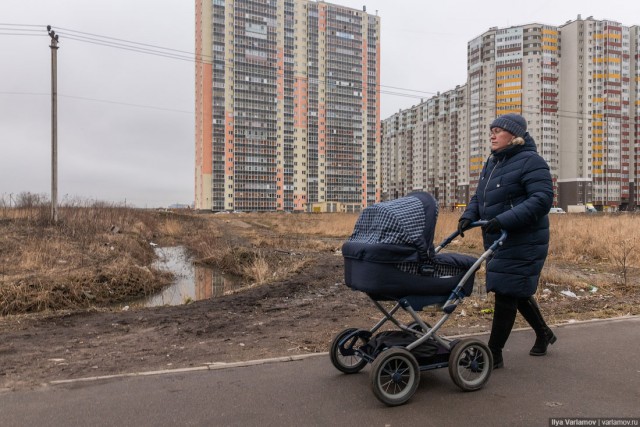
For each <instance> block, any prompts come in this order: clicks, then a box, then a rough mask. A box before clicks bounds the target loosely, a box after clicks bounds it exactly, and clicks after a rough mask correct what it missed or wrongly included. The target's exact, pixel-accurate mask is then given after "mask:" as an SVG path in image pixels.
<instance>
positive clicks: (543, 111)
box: [467, 24, 560, 194]
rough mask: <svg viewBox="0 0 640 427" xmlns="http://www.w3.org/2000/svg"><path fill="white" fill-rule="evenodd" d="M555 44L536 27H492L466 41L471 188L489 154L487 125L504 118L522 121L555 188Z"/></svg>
mask: <svg viewBox="0 0 640 427" xmlns="http://www.w3.org/2000/svg"><path fill="white" fill-rule="evenodd" d="M559 42H560V39H559V31H558V29H557V28H556V27H553V26H549V25H540V24H529V25H523V26H518V27H510V28H502V29H498V28H492V29H490V30H489V31H487V32H485V33H484V34H482V35H481V36H479V37H477V38H475V39H473V40H471V41H470V42H469V44H468V48H467V52H468V56H467V64H468V66H467V69H468V75H467V85H468V86H469V95H468V106H469V107H468V108H469V150H470V153H471V157H470V159H469V162H470V165H469V178H470V184H471V186H472V187H474V188H475V186H476V185H477V182H478V178H479V174H480V171H481V170H482V166H483V163H484V161H485V159H486V157H487V155H488V154H489V144H488V142H487V141H488V136H487V135H488V129H487V126H488V124H489V123H491V121H492V120H493V119H494V118H495V117H497V116H500V115H503V114H507V113H517V114H522V115H523V116H525V117H526V118H527V121H528V127H529V133H530V134H531V135H534V136H535V140H536V144H537V145H538V152H539V153H540V154H541V155H542V156H543V157H544V158H545V160H546V161H547V162H548V163H549V167H550V168H551V174H552V177H553V179H554V187H556V180H557V177H558V173H559V171H558V168H559V146H558V142H559V139H558V137H559V122H558V102H559V99H558V96H559V92H560V88H559V85H558V81H559V77H560V67H559V63H560V43H559ZM556 190H557V188H556ZM556 194H557V191H556Z"/></svg>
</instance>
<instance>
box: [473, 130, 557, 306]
mask: <svg viewBox="0 0 640 427" xmlns="http://www.w3.org/2000/svg"><path fill="white" fill-rule="evenodd" d="M524 140H525V144H524V145H513V146H509V147H507V148H505V149H504V150H502V151H500V152H498V153H493V154H492V155H491V156H490V157H489V159H488V160H487V162H486V163H485V165H484V168H483V169H482V173H481V175H480V181H479V183H478V188H477V189H476V193H475V195H474V196H473V197H472V198H471V201H470V202H469V206H468V207H467V209H466V210H465V212H464V213H463V214H462V217H461V219H469V220H471V221H476V220H479V219H483V220H490V219H493V218H497V219H498V221H500V224H501V225H502V228H503V229H505V230H506V231H507V232H508V236H507V240H506V241H505V243H504V245H503V246H502V247H500V248H499V249H497V250H496V252H495V253H494V255H493V257H492V258H491V259H490V260H489V261H488V263H487V291H493V292H497V293H500V294H505V295H510V296H514V297H528V296H531V295H533V294H534V293H535V291H536V288H537V286H538V279H539V278H540V272H541V271H542V266H543V265H544V261H545V259H546V257H547V252H548V250H549V217H548V213H549V209H550V208H551V205H552V203H553V184H552V182H551V174H550V173H549V166H548V165H547V162H545V160H544V159H543V158H542V157H541V156H540V155H538V153H537V151H536V144H535V142H534V140H533V138H531V136H530V135H529V134H528V133H527V134H526V135H525V137H524ZM498 237H500V235H499V234H488V233H484V234H483V239H484V246H485V249H486V248H488V247H489V246H490V245H491V244H492V243H493V242H494V241H495V240H496V239H497V238H498Z"/></svg>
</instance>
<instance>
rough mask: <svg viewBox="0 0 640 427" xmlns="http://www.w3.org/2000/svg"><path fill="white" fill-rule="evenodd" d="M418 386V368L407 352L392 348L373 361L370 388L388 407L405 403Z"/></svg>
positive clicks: (399, 348) (413, 358)
mask: <svg viewBox="0 0 640 427" xmlns="http://www.w3.org/2000/svg"><path fill="white" fill-rule="evenodd" d="M418 384H420V368H419V366H418V361H417V360H416V358H415V357H414V356H413V354H411V352H410V351H409V350H407V349H405V348H402V347H392V348H390V349H388V350H385V351H383V352H382V353H380V354H379V355H378V357H376V359H375V360H374V361H373V365H372V368H371V387H372V388H373V394H375V395H376V397H377V398H378V399H379V400H380V401H381V402H382V403H384V404H386V405H389V406H398V405H402V404H404V403H406V402H407V401H408V400H409V399H411V396H413V394H414V393H415V392H416V390H417V389H418Z"/></svg>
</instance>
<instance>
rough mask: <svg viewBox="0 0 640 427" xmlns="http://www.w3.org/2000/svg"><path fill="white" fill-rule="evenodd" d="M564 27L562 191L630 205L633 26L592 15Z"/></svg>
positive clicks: (572, 197)
mask: <svg viewBox="0 0 640 427" xmlns="http://www.w3.org/2000/svg"><path fill="white" fill-rule="evenodd" d="M560 30H561V34H562V47H563V49H562V60H561V69H562V72H561V73H562V74H561V79H562V97H561V110H562V112H563V113H562V114H561V116H560V130H561V134H560V139H561V141H562V154H563V162H562V169H561V171H560V180H559V181H560V195H561V196H565V198H566V199H567V201H568V202H569V203H568V204H575V203H584V202H593V204H594V205H596V206H604V207H614V208H616V209H617V208H621V209H626V208H627V206H628V205H629V203H630V201H632V200H630V198H631V197H632V194H633V193H632V191H631V189H632V187H633V183H634V172H633V169H632V166H633V163H634V160H633V158H632V154H633V152H634V151H636V152H637V148H636V149H635V150H634V144H636V143H637V141H636V140H635V138H634V136H635V135H637V129H634V127H635V126H634V123H635V115H636V111H635V110H636V105H637V102H638V99H640V98H638V94H637V92H636V93H633V92H634V91H635V90H636V89H635V86H636V85H637V82H635V79H636V75H633V74H632V64H634V67H637V61H638V51H637V50H635V51H634V50H633V48H632V43H631V37H632V31H631V29H630V28H629V27H625V26H623V25H622V24H620V23H619V22H614V21H598V20H594V19H593V18H592V17H589V18H587V19H585V20H582V19H578V20H576V21H572V22H569V23H567V24H565V25H563V26H562V27H560ZM584 183H590V184H589V185H587V186H585V184H584ZM586 199H590V200H586Z"/></svg>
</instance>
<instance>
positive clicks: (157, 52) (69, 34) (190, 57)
mask: <svg viewBox="0 0 640 427" xmlns="http://www.w3.org/2000/svg"><path fill="white" fill-rule="evenodd" d="M2 26H11V27H38V26H37V25H33V24H31V25H29V24H5V23H0V31H3V30H4V29H3V28H2ZM41 28H42V27H41ZM22 30H23V29H20V31H22ZM24 30H25V31H26V30H28V31H39V30H38V29H24ZM55 30H56V31H57V34H58V35H60V36H63V40H65V39H69V40H73V41H77V42H81V43H88V44H94V45H99V46H104V47H111V48H114V49H121V50H126V51H131V52H135V53H142V54H148V55H154V56H158V57H164V58H168V59H176V60H182V61H188V62H195V63H201V64H207V65H214V61H218V62H225V63H227V64H231V65H227V67H230V68H233V61H232V60H231V59H228V60H214V58H213V57H212V56H210V55H202V54H195V53H192V52H188V51H184V50H179V49H172V48H166V47H163V46H158V45H153V44H148V43H140V42H136V41H132V40H127V39H122V38H117V37H111V36H104V35H99V34H94V33H88V32H82V31H77V30H73V29H68V28H55ZM60 30H61V31H60ZM0 34H3V33H0ZM12 35H28V34H19V33H15V34H12ZM33 35H36V34H33ZM43 36H46V34H44V35H43ZM112 40H113V41H112ZM205 58H207V59H205ZM209 58H210V59H209ZM240 72H242V70H241V71H240ZM251 74H252V76H255V77H268V78H272V79H273V78H276V77H277V75H276V73H275V72H264V73H256V72H255V70H254V71H252V72H251ZM313 80H314V82H317V83H318V84H325V85H326V84H330V82H331V80H328V79H325V80H322V79H319V78H313ZM361 83H362V82H361ZM373 85H375V86H376V92H378V93H380V94H381V95H389V96H395V97H403V98H409V99H416V100H417V99H420V100H421V101H423V100H424V96H423V95H419V94H427V95H434V97H436V96H438V94H440V95H442V94H445V93H447V92H449V91H445V92H442V93H440V92H433V91H425V90H418V89H410V88H401V87H397V86H387V85H382V84H377V83H374V84H373ZM350 88H353V89H363V86H360V85H358V86H350ZM382 88H388V89H395V91H394V90H383V89H382ZM453 90H455V89H453ZM398 91H403V92H398ZM405 92H407V93H405ZM69 97H72V96H69ZM77 98H79V99H80V98H81V97H77ZM431 99H433V98H431ZM85 100H92V101H101V102H111V101H104V100H98V99H92V98H85ZM465 101H466V102H469V103H471V101H469V100H468V99H467V100H465ZM427 102H428V100H427ZM477 102H482V103H484V104H485V105H484V107H490V108H495V107H496V105H497V104H498V102H497V101H495V100H486V101H477ZM112 103H116V104H118V102H115V101H113V102H112ZM423 103H424V102H421V104H423ZM119 104H123V105H132V106H138V107H142V106H141V105H137V104H127V103H119ZM421 104H418V105H421ZM148 107H149V108H158V107H151V106H148ZM414 107H417V106H412V107H409V108H406V109H402V110H401V112H402V111H406V110H410V109H412V108H414ZM158 109H164V108H158ZM164 110H169V111H172V110H171V109H164ZM176 111H180V112H184V111H181V110H176ZM522 111H523V113H527V114H539V113H540V110H539V109H522ZM556 111H557V113H556V114H557V116H558V117H559V118H566V119H576V120H580V119H583V120H584V119H588V118H589V116H592V114H594V113H591V112H579V111H570V110H562V109H556ZM592 111H596V109H593V110H592ZM395 114H398V113H394V114H392V115H391V116H390V117H392V116H394V115H395ZM390 117H389V118H390ZM385 120H387V119H385Z"/></svg>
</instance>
